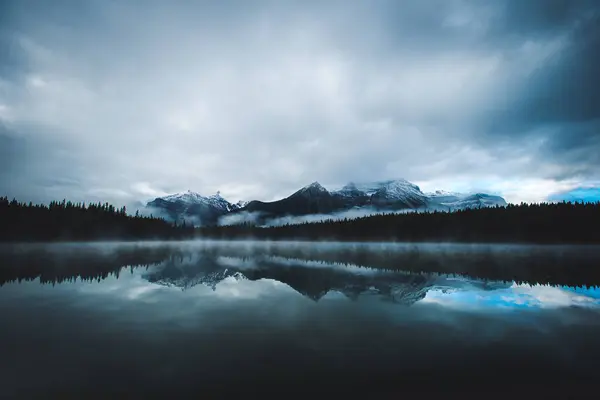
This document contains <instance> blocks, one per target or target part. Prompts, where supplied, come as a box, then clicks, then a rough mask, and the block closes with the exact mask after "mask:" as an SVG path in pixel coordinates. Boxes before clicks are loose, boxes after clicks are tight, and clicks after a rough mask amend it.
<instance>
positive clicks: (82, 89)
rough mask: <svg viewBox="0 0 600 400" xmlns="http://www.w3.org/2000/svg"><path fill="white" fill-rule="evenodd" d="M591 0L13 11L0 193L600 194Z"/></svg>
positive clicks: (1, 22)
mask: <svg viewBox="0 0 600 400" xmlns="http://www.w3.org/2000/svg"><path fill="white" fill-rule="evenodd" d="M598 48H600V3H598V2H597V0H489V1H486V0H473V1H463V0H426V1H423V0H418V1H408V0H406V1H395V0H373V1H369V2H367V1H353V2H347V1H342V0H323V1H316V0H305V1H293V0H290V1H275V0H270V1H269V0H264V1H263V0H251V1H248V0H223V1H219V2H215V1H201V0H198V1H192V0H173V1H169V2H166V1H160V0H147V1H144V2H141V1H134V0H131V1H129V0H86V1H78V0H53V1H51V2H50V1H46V0H39V1H34V0H2V1H1V2H0V195H6V196H9V197H11V198H12V197H17V198H18V199H20V200H24V201H34V202H38V201H42V202H46V201H49V200H54V199H62V198H65V197H66V198H68V199H72V200H74V201H109V202H112V203H114V204H118V205H120V204H130V203H132V202H136V201H145V200H148V199H152V198H154V197H157V196H160V195H164V194H169V193H175V192H181V191H186V190H192V191H196V192H199V193H201V194H203V195H210V194H213V193H215V192H217V191H220V192H221V195H223V196H224V197H225V198H227V199H229V200H230V201H232V202H233V201H238V200H251V199H259V200H267V201H268V200H274V199H277V198H281V197H284V196H287V195H289V194H291V193H292V192H294V191H295V190H297V189H299V188H300V187H302V186H304V185H306V184H308V183H311V182H313V181H319V182H320V183H321V184H323V185H324V186H326V187H328V188H335V187H339V186H342V185H343V184H345V183H347V182H349V181H358V182H365V181H375V180H384V179H395V178H405V179H407V180H409V181H411V182H414V183H416V184H418V185H419V186H420V187H421V189H423V190H424V191H433V190H437V189H443V190H452V191H466V192H468V191H485V192H488V193H493V194H499V195H502V196H504V197H505V198H506V199H507V200H508V201H510V202H521V201H526V202H538V201H545V200H547V199H550V198H552V199H562V198H569V196H571V195H572V193H571V192H572V191H573V190H575V191H577V190H581V188H585V189H586V190H588V191H590V193H594V190H596V192H595V193H596V196H598V197H595V198H596V199H598V198H600V196H599V195H598V190H597V188H598V187H600V87H599V85H598V84H597V83H596V82H597V81H598V79H597V74H598V72H597V71H599V70H600V52H599V51H597V49H598Z"/></svg>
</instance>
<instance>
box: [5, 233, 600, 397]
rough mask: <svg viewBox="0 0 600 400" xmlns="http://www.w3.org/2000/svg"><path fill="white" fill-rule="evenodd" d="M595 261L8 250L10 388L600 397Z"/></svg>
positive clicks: (506, 255)
mask: <svg viewBox="0 0 600 400" xmlns="http://www.w3.org/2000/svg"><path fill="white" fill-rule="evenodd" d="M599 254H600V251H599V250H598V248H590V247H586V248H582V247H580V248H567V247H564V248H557V247H553V248H550V247H544V248H542V247H540V248H537V247H535V248H534V247H514V246H511V247H502V246H485V247H481V246H464V245H463V246H458V245H457V246H451V245H447V246H433V245H422V246H415V245H351V244H323V243H321V244H302V245H300V244H286V243H283V244H265V243H262V244H252V243H216V244H215V243H190V242H188V243H177V244H173V243H171V244H160V243H153V244H143V243H140V244H127V245H125V244H114V243H113V244H86V245H66V244H65V245H48V246H42V245H27V246H26V245H23V246H4V247H0V283H2V284H3V285H2V286H1V287H0V321H2V325H1V329H0V355H1V358H0V390H1V392H0V398H4V397H6V398H26V399H30V398H66V397H69V398H115V397H119V398H154V397H158V398H223V397H229V396H231V395H239V396H244V397H250V398H259V397H265V396H271V395H274V396H277V397H283V398H285V397H292V396H295V395H303V396H310V397H311V398H321V397H328V398H329V397H331V396H335V398H337V397H340V396H349V395H352V394H356V395H358V394H364V395H367V396H369V398H370V397H372V396H378V395H390V396H393V397H394V398H401V397H402V396H404V395H408V394H411V395H412V394H425V395H426V394H429V393H435V394H440V395H446V396H449V395H461V396H469V397H477V398H495V396H497V397H498V398H500V396H502V397H503V398H505V397H506V396H512V397H517V398H522V397H525V396H527V397H530V398H531V396H536V395H538V396H542V395H543V396H545V397H546V398H548V397H551V398H554V397H553V396H555V397H556V398H568V397H580V396H582V395H587V396H590V394H592V395H594V391H597V382H598V378H600V368H599V364H598V363H599V362H600V288H598V287H597V286H595V285H597V284H598V281H597V277H598V272H595V271H597V270H599V267H600V265H598V264H600V262H599V261H598V260H600V258H599V257H598V255H599ZM592 397H593V396H592Z"/></svg>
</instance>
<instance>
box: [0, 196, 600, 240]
mask: <svg viewBox="0 0 600 400" xmlns="http://www.w3.org/2000/svg"><path fill="white" fill-rule="evenodd" d="M599 226H600V202H596V203H582V202H578V203H570V202H562V203H540V204H526V203H522V204H519V205H514V204H510V205H508V206H506V207H501V206H496V207H491V208H479V209H467V210H460V211H452V212H443V211H442V212H440V211H431V212H418V213H416V212H410V213H403V214H377V215H371V216H366V217H361V218H356V219H342V220H326V221H322V222H311V223H303V224H296V225H283V226H272V227H260V226H253V225H250V224H248V223H245V224H240V225H232V226H205V227H196V228H194V227H192V226H189V225H187V226H186V224H185V223H182V224H180V225H177V224H174V223H170V222H167V221H165V220H163V219H160V218H157V217H153V216H142V215H139V213H138V212H137V211H136V214H135V215H129V214H128V213H127V210H126V208H125V207H122V208H116V207H114V206H113V205H110V204H108V203H91V204H83V203H72V202H69V201H65V200H63V201H61V202H57V201H54V202H51V203H50V204H49V205H39V204H32V203H28V204H26V203H19V202H18V201H17V200H14V199H13V200H12V201H9V200H8V198H6V197H2V198H0V241H4V242H9V241H10V242H20V241H36V242H44V241H93V240H152V239H156V240H182V239H192V238H199V239H222V240H242V239H259V240H261V239H262V240H307V241H308V240H314V241H353V242H354V241H355V242H378V241H384V242H385V241H392V242H463V243H539V244H600V229H599V228H598V227H599Z"/></svg>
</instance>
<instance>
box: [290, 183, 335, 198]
mask: <svg viewBox="0 0 600 400" xmlns="http://www.w3.org/2000/svg"><path fill="white" fill-rule="evenodd" d="M322 194H329V191H328V190H327V189H325V188H324V187H323V185H321V184H320V183H319V182H316V181H315V182H313V183H311V184H310V185H306V186H304V187H303V188H302V189H300V190H298V191H297V192H296V193H294V194H293V196H300V195H301V196H314V195H317V196H318V195H322Z"/></svg>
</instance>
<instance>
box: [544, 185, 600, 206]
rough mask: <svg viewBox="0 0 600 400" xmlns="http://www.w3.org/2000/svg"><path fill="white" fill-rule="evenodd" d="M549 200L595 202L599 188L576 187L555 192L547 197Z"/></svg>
mask: <svg viewBox="0 0 600 400" xmlns="http://www.w3.org/2000/svg"><path fill="white" fill-rule="evenodd" d="M548 200H550V201H563V200H564V201H571V202H581V201H583V202H586V203H587V202H591V203H594V202H597V201H600V188H576V189H573V190H570V191H568V192H563V193H556V194H554V195H552V196H550V197H549V199H548Z"/></svg>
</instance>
